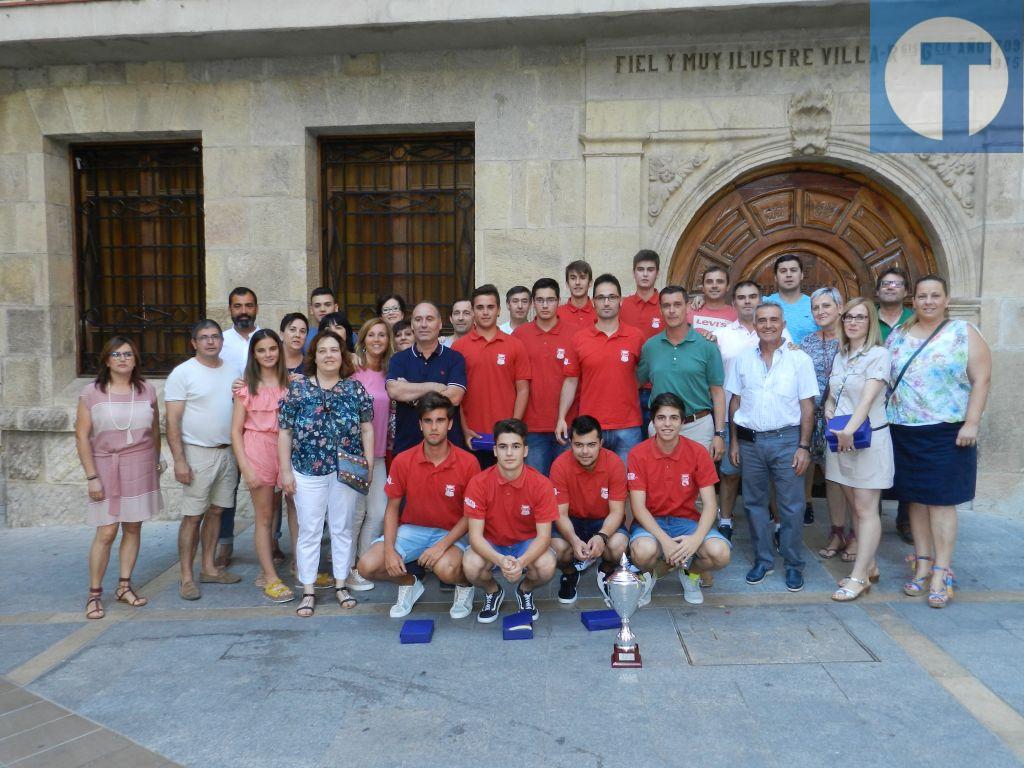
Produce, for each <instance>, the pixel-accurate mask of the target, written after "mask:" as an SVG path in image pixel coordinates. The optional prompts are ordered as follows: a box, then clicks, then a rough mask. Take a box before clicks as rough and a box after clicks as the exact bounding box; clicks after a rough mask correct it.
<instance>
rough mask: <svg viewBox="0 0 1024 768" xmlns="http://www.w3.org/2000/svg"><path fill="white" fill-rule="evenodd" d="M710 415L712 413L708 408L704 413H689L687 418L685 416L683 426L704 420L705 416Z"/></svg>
mask: <svg viewBox="0 0 1024 768" xmlns="http://www.w3.org/2000/svg"><path fill="white" fill-rule="evenodd" d="M710 415H711V411H709V410H708V409H707V408H705V409H704V410H702V411H694V412H693V413H688V414H687V415H686V416H683V424H693V422H695V421H696V420H697V419H703V418H704V417H705V416H710Z"/></svg>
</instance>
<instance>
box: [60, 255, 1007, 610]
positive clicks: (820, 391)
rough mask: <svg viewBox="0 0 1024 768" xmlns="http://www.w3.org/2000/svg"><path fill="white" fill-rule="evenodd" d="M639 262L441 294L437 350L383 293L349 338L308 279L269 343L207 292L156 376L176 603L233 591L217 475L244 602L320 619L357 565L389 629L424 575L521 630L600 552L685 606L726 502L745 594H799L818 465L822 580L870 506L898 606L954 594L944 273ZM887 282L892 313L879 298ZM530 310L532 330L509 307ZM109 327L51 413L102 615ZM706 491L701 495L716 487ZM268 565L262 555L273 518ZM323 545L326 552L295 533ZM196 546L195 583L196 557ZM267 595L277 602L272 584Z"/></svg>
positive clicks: (978, 386) (120, 446) (979, 362)
mask: <svg viewBox="0 0 1024 768" xmlns="http://www.w3.org/2000/svg"><path fill="white" fill-rule="evenodd" d="M659 269H660V260H659V257H658V254H656V253H655V252H653V251H650V250H641V251H639V252H638V253H637V254H636V255H635V257H634V258H633V277H634V280H635V284H636V289H635V291H634V293H632V294H631V295H628V296H623V295H622V288H621V285H620V283H619V280H618V279H617V278H616V277H615V276H614V275H611V274H603V275H599V276H598V277H597V278H596V279H595V278H594V276H593V273H592V271H591V268H590V265H589V264H587V263H586V262H584V261H575V262H572V263H571V264H569V265H568V267H567V268H566V270H565V284H566V286H567V288H568V292H569V296H568V298H567V300H566V301H565V302H562V300H561V286H560V284H559V282H558V281H556V280H554V279H552V278H549V277H544V278H541V279H539V280H537V281H536V282H535V283H534V284H533V286H532V287H530V288H527V287H526V286H515V287H513V288H511V289H509V290H508V291H507V292H506V295H505V307H506V309H507V310H508V313H509V319H508V320H507V321H506V322H505V323H503V324H500V325H499V318H500V315H501V308H502V301H501V296H500V294H499V293H498V290H497V289H496V288H495V287H494V286H493V285H483V286H480V287H478V288H477V289H476V290H474V291H473V292H472V295H471V296H469V297H468V298H466V299H462V300H459V301H456V302H455V303H454V304H453V305H452V309H451V315H450V318H449V321H450V324H451V327H452V328H453V330H454V333H453V334H452V336H450V337H448V338H444V339H442V338H441V336H440V334H441V328H442V322H443V321H442V316H441V312H440V310H439V308H438V307H437V305H436V304H434V303H433V302H431V301H420V302H419V303H417V304H415V305H414V306H412V307H411V309H410V305H408V304H407V303H406V301H405V299H404V298H403V297H401V296H397V295H388V296H384V297H381V299H380V300H379V301H378V303H377V306H376V314H375V316H374V317H372V318H371V319H369V320H367V321H366V322H364V323H363V324H362V325H361V326H360V327H359V328H358V330H355V329H353V327H352V326H351V325H350V324H349V322H348V320H347V318H346V317H345V315H344V313H343V312H341V311H339V308H338V304H337V300H336V297H335V295H334V293H333V292H332V291H331V290H330V289H326V288H317V289H316V290H314V291H313V293H312V295H311V297H310V307H309V310H310V316H309V317H308V318H307V316H305V315H303V314H301V313H290V314H288V315H286V316H285V317H284V318H282V320H281V323H280V334H279V333H277V332H275V331H273V330H270V329H262V328H260V327H259V325H258V323H257V313H258V303H257V298H256V295H255V293H254V292H253V291H252V290H250V289H248V288H236V289H234V290H233V291H232V292H231V294H230V296H229V297H228V304H229V311H230V316H231V320H232V327H231V328H228V329H227V330H222V328H221V326H220V325H218V324H217V323H216V322H215V321H213V320H209V319H205V320H202V321H200V322H199V323H197V324H196V325H195V327H194V328H193V330H192V339H191V342H192V347H193V348H194V350H195V356H194V357H192V358H190V359H189V360H188V361H186V362H185V363H182V364H181V365H179V366H178V367H177V368H175V369H174V370H173V371H172V372H171V374H170V376H169V377H168V379H167V382H166V386H165V391H164V399H165V401H166V409H167V430H166V431H167V434H166V438H167V443H168V447H169V449H170V453H171V456H172V458H173V465H174V466H173V471H174V476H175V479H176V480H177V481H178V482H179V483H180V484H181V485H182V489H183V494H182V504H181V514H182V521H181V525H180V530H179V538H178V548H179V555H180V563H181V580H180V595H181V597H182V598H183V599H186V600H196V599H199V598H200V597H201V592H200V587H199V584H202V583H209V582H214V583H227V584H231V583H237V582H238V581H240V577H239V576H238V575H237V574H234V573H232V572H231V571H230V570H228V567H227V566H228V565H229V564H230V559H231V556H232V554H233V553H232V538H233V528H234V519H233V518H234V507H235V496H236V492H237V486H238V483H239V480H241V481H243V482H244V483H245V484H246V486H247V487H248V488H249V490H250V493H251V496H252V500H253V507H254V510H255V526H254V531H255V533H254V536H255V548H256V554H257V557H258V559H259V564H260V575H259V577H258V579H257V584H258V586H259V587H260V588H262V590H263V592H264V594H265V595H266V597H267V598H268V599H269V600H273V601H275V602H286V601H290V600H294V599H296V598H298V599H299V602H298V608H297V614H298V615H299V616H302V617H309V616H312V615H313V614H314V612H315V610H316V601H317V597H316V590H318V589H332V588H333V589H334V591H335V597H336V599H337V601H338V603H339V605H341V607H343V608H351V607H353V606H355V605H356V598H355V597H353V595H352V593H353V592H359V591H363V590H368V589H373V588H374V583H375V582H377V581H388V582H393V583H396V584H397V585H398V598H397V601H396V603H395V605H394V606H393V607H392V608H391V616H393V617H401V616H406V615H408V614H409V613H410V612H411V611H412V609H413V606H414V604H415V603H416V601H417V600H418V599H419V598H420V597H421V596H422V594H423V593H424V586H423V580H424V578H426V574H427V573H433V574H434V575H435V576H436V577H437V578H438V579H439V580H440V582H441V584H442V589H445V590H448V591H451V592H453V600H452V606H451V609H450V615H451V616H452V617H453V618H456V619H458V618H464V617H466V616H469V615H470V614H471V613H472V612H473V607H474V599H475V594H476V589H477V588H479V589H480V590H481V591H482V604H481V606H480V607H479V610H478V612H477V619H478V621H480V622H485V623H486V622H491V621H494V620H495V619H496V618H497V617H498V616H499V614H500V609H501V605H502V602H503V600H504V598H505V586H503V585H502V582H501V581H499V580H498V579H497V578H496V576H497V575H498V574H499V573H500V575H501V576H502V577H503V580H504V582H506V586H508V587H510V588H511V590H512V592H513V596H514V598H515V600H516V603H517V605H518V607H519V609H520V610H526V611H530V612H531V613H532V614H533V615H534V617H535V618H536V617H537V615H538V609H537V605H536V601H535V600H534V591H535V590H536V588H537V587H538V586H540V585H543V584H545V583H547V582H548V581H550V580H551V579H553V578H554V577H555V576H556V575H558V576H559V589H558V599H559V601H560V602H562V603H566V604H571V603H573V602H575V600H576V597H577V588H578V584H579V580H580V578H581V574H582V573H583V572H584V571H586V570H587V569H588V568H589V567H591V566H592V565H595V566H596V567H595V572H596V577H597V583H598V586H599V588H601V589H602V591H603V588H604V579H605V577H606V576H607V574H609V573H610V572H611V571H612V570H613V569H614V568H615V566H616V564H617V563H618V562H619V560H620V559H621V557H622V556H623V555H626V556H627V557H628V560H629V562H630V563H631V564H632V567H634V568H635V569H636V570H637V571H638V572H641V573H642V574H643V578H644V579H645V591H644V594H643V597H642V599H641V604H642V605H643V604H646V603H648V602H649V601H650V599H651V595H652V592H653V590H654V587H655V584H656V582H657V579H658V578H659V576H664V575H665V574H667V573H668V572H670V571H672V570H676V571H677V573H678V577H679V580H680V582H681V584H682V588H683V598H684V600H685V601H686V602H688V603H690V604H700V603H701V602H703V594H702V587H704V588H706V587H708V586H710V585H711V584H712V583H713V576H712V574H713V572H714V571H716V570H719V569H721V568H724V567H726V566H727V565H728V564H729V562H730V558H731V549H732V536H733V525H734V523H733V520H734V506H735V503H736V500H737V497H738V495H739V493H740V492H742V497H743V507H744V511H745V513H746V517H747V521H748V526H749V532H750V539H751V544H752V549H753V565H752V567H751V568H750V569H749V571H748V573H747V575H746V581H747V583H748V584H759V583H761V582H762V581H764V580H765V579H766V578H767V577H768V576H770V575H771V574H772V573H773V570H774V567H775V563H776V559H777V556H780V557H781V559H782V563H783V568H784V581H785V586H786V588H787V589H788V590H790V591H799V590H801V589H802V588H803V585H804V578H803V570H804V566H805V547H804V533H803V529H804V526H805V525H809V524H812V523H813V521H814V516H813V507H812V506H811V504H810V493H811V490H812V483H813V477H814V475H815V472H816V467H820V468H821V470H822V471H823V474H824V479H825V481H826V489H827V490H826V495H827V499H828V509H829V517H830V526H831V528H830V535H829V540H828V542H827V543H826V545H825V547H824V548H823V549H822V550H820V552H819V554H820V556H822V557H834V556H836V555H839V554H841V555H842V556H843V559H844V560H847V561H848V562H850V563H852V570H851V572H850V574H849V576H847V577H846V578H845V579H843V580H842V581H841V582H840V583H839V584H838V588H837V589H836V591H835V592H834V593H833V595H832V599H834V600H837V601H850V600H854V599H856V598H858V597H859V596H860V595H862V594H864V593H866V592H867V591H868V590H869V589H870V588H871V585H872V583H874V582H877V581H878V579H879V571H878V567H877V565H876V562H875V553H876V550H877V548H878V544H879V540H880V537H881V524H880V518H879V514H880V501H881V498H882V496H883V494H884V495H885V497H886V498H894V499H896V500H898V501H899V502H900V508H901V514H905V516H906V520H907V521H908V522H909V528H910V536H911V537H912V541H913V544H914V549H915V552H914V555H912V556H911V557H910V558H908V559H909V560H911V562H912V567H913V573H912V574H911V576H910V578H909V579H908V580H907V581H906V583H905V584H904V586H903V590H904V592H905V593H906V594H907V595H911V596H913V595H919V594H926V595H927V601H928V604H929V605H931V606H933V607H936V608H941V607H945V606H946V605H947V604H948V602H949V601H950V600H951V599H952V595H953V586H954V577H953V571H952V567H951V566H952V556H953V548H954V543H955V539H956V522H957V518H956V505H957V504H960V503H962V502H966V501H969V500H970V499H972V498H973V496H974V486H975V477H976V468H977V455H976V445H977V434H978V425H979V422H980V419H981V415H982V412H983V410H984V407H985V401H986V398H987V394H988V388H989V379H990V372H991V359H990V354H989V350H988V347H987V345H986V343H985V341H984V339H983V338H982V337H981V335H980V334H979V333H978V331H977V330H976V329H975V328H974V327H973V326H972V325H971V324H969V323H967V322H965V321H961V320H951V319H949V318H948V316H947V307H948V304H949V296H948V291H947V287H946V283H945V281H944V280H943V279H942V278H941V277H938V276H935V275H927V276H924V277H921V278H919V279H918V280H917V281H916V282H915V284H914V285H913V286H911V285H909V284H908V277H907V275H906V274H905V273H904V272H902V271H901V270H900V269H898V268H896V267H893V268H888V269H885V270H883V271H882V273H881V274H880V275H879V276H878V283H877V293H876V296H875V297H873V298H872V299H869V298H866V297H855V298H851V299H849V300H844V298H843V297H842V296H841V295H840V294H839V292H838V291H837V290H836V289H835V288H821V289H819V290H817V291H815V292H814V293H813V294H811V295H810V296H807V295H805V294H803V293H802V292H801V283H802V281H803V278H804V271H803V264H802V263H801V260H800V258H799V256H798V255H795V254H784V255H782V256H779V257H778V258H777V259H776V260H775V263H774V274H775V284H776V293H774V294H772V295H769V296H762V295H761V290H760V288H759V286H758V285H757V284H756V283H754V282H752V281H742V282H740V283H738V284H736V285H734V286H730V284H729V273H728V272H727V271H726V270H725V269H723V268H721V267H718V266H712V267H709V268H708V269H707V270H706V271H705V273H704V275H703V278H702V291H701V294H700V295H699V296H695V297H692V298H691V297H690V296H689V295H688V293H687V291H686V290H685V289H684V288H683V287H681V286H678V285H666V286H665V287H663V288H662V289H661V290H660V291H659V290H658V289H657V288H656V287H655V285H656V282H657V279H658V274H659ZM908 291H912V293H911V294H910V295H911V296H912V305H913V308H912V309H910V308H906V307H904V300H905V298H906V296H907V295H908ZM531 317H532V319H531ZM139 362H140V361H139V350H138V349H137V348H136V346H135V344H134V343H133V342H132V341H131V340H130V339H128V338H127V337H124V336H115V337H113V338H111V339H110V340H109V341H108V342H107V344H106V346H105V347H104V349H103V352H102V353H101V358H100V366H99V370H100V372H99V374H98V376H97V378H96V380H95V382H93V383H91V384H89V385H87V386H86V387H85V388H84V389H83V391H82V395H81V399H80V403H79V408H78V421H77V436H78V449H79V454H80V456H81V460H82V466H83V469H84V470H85V474H86V478H87V480H88V483H89V496H90V507H89V518H90V522H91V523H93V524H94V525H95V526H96V537H95V539H94V542H93V545H92V549H91V551H90V580H91V582H90V590H89V598H88V603H87V606H86V616H87V617H88V618H91V619H98V618H102V617H103V615H104V608H103V603H102V581H103V576H104V573H105V570H106V566H107V562H108V559H109V554H110V549H111V546H112V544H113V542H114V540H115V539H116V536H117V530H118V527H119V526H120V527H121V529H122V539H121V545H120V547H121V550H120V551H121V557H120V571H121V572H120V580H119V585H118V588H117V591H116V593H115V597H116V599H117V600H120V601H124V602H126V603H128V604H130V605H133V606H142V605H144V604H145V603H146V599H145V598H144V597H142V596H140V595H138V594H137V593H136V591H135V590H134V589H133V587H132V583H131V574H132V568H133V566H134V563H135V559H136V556H137V554H138V551H139V541H140V528H141V523H142V522H143V521H145V520H147V519H149V518H150V516H151V515H152V514H153V513H154V512H155V511H156V510H157V509H158V508H159V505H160V503H161V497H160V493H159V473H160V472H161V471H162V469H163V465H162V463H161V462H160V461H159V457H160V432H159V424H160V419H159V409H158V404H157V399H156V396H155V392H154V390H153V387H152V386H151V385H150V384H149V383H148V382H146V381H145V380H144V379H143V377H142V376H141V375H140V369H139ZM716 487H717V488H718V492H717V493H716ZM282 517H283V518H285V519H287V521H288V524H289V530H290V534H291V541H292V543H291V551H292V555H293V562H292V574H293V575H294V579H289V584H286V583H285V581H284V580H283V579H282V578H281V574H280V573H279V572H278V570H277V568H278V566H279V565H281V564H282V563H283V562H284V560H285V556H284V553H283V551H282V550H281V548H280V546H279V541H280V537H281V519H282ZM325 526H326V535H327V537H328V539H329V544H330V545H329V548H328V550H329V554H327V555H324V554H323V552H322V542H323V540H324V536H325ZM200 550H201V557H200V563H199V569H198V579H197V576H196V573H195V566H194V561H195V558H196V555H197V552H199V551H200ZM293 587H294V588H297V589H300V590H301V594H296V592H295V591H294V589H293Z"/></svg>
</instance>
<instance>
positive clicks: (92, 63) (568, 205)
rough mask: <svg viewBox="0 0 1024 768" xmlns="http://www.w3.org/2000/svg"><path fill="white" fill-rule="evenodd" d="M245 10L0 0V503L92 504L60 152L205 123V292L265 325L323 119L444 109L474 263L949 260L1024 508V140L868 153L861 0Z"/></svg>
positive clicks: (290, 265)
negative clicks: (987, 356) (455, 146)
mask: <svg viewBox="0 0 1024 768" xmlns="http://www.w3.org/2000/svg"><path fill="white" fill-rule="evenodd" d="M245 5H246V6H247V7H248V11H249V13H247V14H245V15H246V18H245V19H244V20H240V19H238V18H236V17H235V16H233V15H218V13H216V10H217V9H224V8H226V7H227V5H226V4H224V3H221V4H217V3H199V2H198V0H184V1H183V2H180V3H167V2H164V1H163V0H143V1H142V2H129V0H108V1H106V2H83V3H71V4H60V5H47V4H44V3H16V4H13V5H5V4H3V3H0V363H2V367H0V371H2V380H0V445H2V451H3V465H2V466H3V470H2V474H0V498H2V500H3V502H4V503H5V505H6V522H7V524H8V525H11V526H21V525H35V524H47V523H65V522H74V521H78V520H79V519H80V518H81V514H82V505H83V500H84V498H85V495H84V483H83V480H82V472H81V469H80V467H79V465H78V462H77V458H76V455H75V446H74V436H73V413H74V407H75V401H76V396H77V392H78V390H79V389H80V388H81V386H82V384H83V383H84V382H85V381H87V378H85V377H83V376H82V374H81V367H80V365H79V359H80V355H79V351H80V350H79V348H78V345H79V344H80V343H81V325H82V322H83V320H82V311H83V308H82V307H81V306H80V297H79V292H78V291H77V288H76V286H77V281H78V280H80V279H81V275H80V274H79V272H80V270H78V269H76V263H77V262H76V249H80V247H81V244H80V243H78V242H76V226H75V217H76V211H75V199H74V191H73V187H74V174H75V167H74V163H73V162H72V148H74V147H78V146H83V145H90V144H104V143H110V142H141V143H145V142H153V141H167V140H189V141H194V142H197V143H199V144H201V152H202V180H203V190H202V194H203V197H202V200H203V213H204V217H203V224H202V226H203V231H202V234H203V238H202V240H203V255H204V261H203V265H204V273H203V278H204V284H205V305H206V311H207V314H209V315H210V316H213V317H215V318H217V319H220V320H226V317H227V311H226V296H227V293H228V291H229V290H230V288H231V287H232V286H234V285H236V284H245V285H249V286H251V287H252V288H253V289H255V290H256V292H257V293H258V295H259V297H260V319H261V320H262V321H263V323H264V324H265V325H271V326H274V325H276V322H277V320H278V319H279V318H280V317H281V315H282V314H284V313H285V312H289V311H293V310H298V309H301V310H304V309H305V308H306V304H307V297H308V291H309V289H310V288H311V287H313V286H315V285H318V284H320V283H321V282H323V281H324V237H323V231H324V230H323V227H324V221H323V215H324V214H323V211H324V207H323V200H322V175H321V151H322V140H323V139H324V137H342V138H343V137H346V136H368V135H369V136H378V135H379V136H416V135H419V134H437V133H444V134H450V133H457V134H459V135H466V136H471V137H472V140H473V143H474V159H473V163H474V173H473V195H474V202H475V205H474V208H473V212H472V215H473V221H472V225H473V239H472V245H473V256H474V261H473V274H472V275H470V276H469V279H470V281H471V282H475V283H483V282H493V283H495V284H497V285H498V286H499V288H505V287H508V286H510V285H512V284H514V283H520V282H527V283H529V282H530V281H532V280H533V279H535V278H536V277H539V276H544V275H551V276H555V277H557V278H560V277H561V272H562V269H563V267H564V265H565V264H567V263H568V262H569V261H572V260H574V259H578V258H585V259H586V260H587V261H589V262H590V263H591V264H592V265H593V268H594V270H595V273H597V272H603V271H611V272H613V273H616V274H618V275H619V276H620V277H621V278H622V280H623V283H624V287H626V284H629V283H630V258H631V257H632V254H633V253H634V252H635V251H636V250H637V249H639V248H653V249H655V250H657V251H658V252H659V253H660V254H661V255H662V259H663V269H662V281H664V280H666V279H669V278H673V279H680V280H686V281H687V282H692V281H693V279H694V275H697V274H699V270H700V268H701V266H702V265H703V264H705V263H706V262H708V261H716V260H718V261H721V262H722V263H726V264H727V265H728V266H729V267H730V269H731V270H732V271H733V273H734V274H735V275H740V274H743V275H748V274H753V275H757V274H759V273H760V272H759V271H760V270H763V268H764V264H765V263H766V259H769V258H770V257H771V255H772V254H775V253H777V252H778V250H779V249H783V248H794V247H795V248H797V249H798V250H800V251H801V252H806V253H807V254H809V255H810V256H811V257H812V258H815V259H817V262H816V263H817V264H818V265H819V270H818V273H817V274H818V275H819V276H820V277H821V279H823V280H830V281H832V282H836V283H839V284H842V286H843V287H844V288H845V289H846V290H847V292H848V293H854V292H865V291H867V292H870V291H871V290H873V286H872V285H870V283H871V281H872V280H873V278H874V275H875V274H876V273H877V269H878V267H879V266H881V265H883V264H886V263H900V264H901V265H902V264H905V263H907V262H912V263H911V264H910V266H912V267H913V268H914V270H915V271H917V272H918V273H920V272H921V271H923V270H925V269H926V268H934V269H936V270H938V271H939V272H940V273H942V274H943V275H945V276H946V277H947V278H948V279H949V282H950V287H951V293H952V295H953V297H954V302H953V308H952V311H953V313H954V314H955V315H957V316H959V317H965V318H969V319H971V320H972V321H974V322H976V323H978V324H979V327H980V328H981V330H982V332H983V333H984V335H985V336H986V338H987V339H988V341H989V343H990V344H991V345H992V347H993V350H994V352H995V371H994V386H993V391H992V396H991V399H990V404H989V408H988V411H987V414H986V418H985V423H984V429H983V433H982V439H981V446H982V448H981V457H982V458H981V475H980V483H979V491H978V498H977V500H976V502H975V505H976V507H977V508H980V509H983V510H986V511H990V512H992V513H998V514H1014V515H1016V514H1020V513H1021V510H1022V509H1024V477H1022V469H1024V441H1022V440H1021V434H1022V431H1021V418H1022V417H1021V415H1020V408H1019V407H1016V406H1015V405H1014V403H1013V401H1012V399H1011V397H1010V395H1011V392H1012V389H1013V388H1012V387H1009V386H1007V382H1010V381H1012V380H1014V379H1015V377H1016V375H1017V374H1018V373H1020V372H1022V371H1024V340H1022V339H1024V336H1022V339H1018V338H1017V336H1018V335H1021V318H1022V317H1024V290H1022V288H1021V283H1018V282H1017V279H1020V278H1024V261H1022V260H1021V259H1020V258H1019V249H1020V242H1021V241H1022V237H1024V206H1022V201H1021V190H1022V179H1024V177H1022V171H1024V163H1022V161H1021V157H1020V156H1019V155H988V156H986V155H971V156H946V155H880V154H872V153H871V152H870V151H869V149H868V145H869V142H868V100H869V96H868V80H869V66H870V61H871V59H872V51H871V48H870V44H869V41H868V31H867V7H866V5H864V4H859V3H851V2H836V3H833V4H827V3H826V4H821V3H812V2H801V1H800V0H795V1H790V2H784V3H783V2H778V3H777V2H762V3H753V4H746V5H742V6H741V5H739V4H734V3H731V2H728V1H725V2H718V3H714V2H712V3H694V2H677V3H659V2H639V3H637V2H631V3H622V2H616V1H615V0H597V1H596V2H592V3H586V4H582V3H573V2H567V1H566V2H562V1H561V0H552V2H549V3H545V4H544V8H539V7H537V8H534V7H533V5H534V4H523V5H524V6H529V8H524V9H519V10H516V9H512V10H509V9H507V8H504V7H499V6H501V5H502V4H497V3H493V4H492V3H485V2H481V3H461V2H456V3H444V4H440V3H437V4H435V3H429V2H424V3H422V4H408V5H409V6H410V7H408V8H406V7H404V6H403V4H385V5H387V6H388V9H387V10H380V9H377V10H376V11H374V12H373V13H371V12H370V11H368V10H367V7H369V6H373V5H374V4H372V3H371V4H345V5H346V6H348V5H351V6H352V7H347V8H344V9H336V8H332V9H327V8H326V7H325V6H333V5H334V4H319V3H313V2H310V3H306V2H296V3H292V4H276V3H271V2H269V1H268V2H262V0H256V1H254V2H251V3H246V4H245ZM282 5H284V6H288V8H287V11H286V10H284V9H282V8H281V7H280V6H282ZM504 5H515V4H504ZM584 5H585V6H586V8H585V9H584V8H583V6H584ZM200 6H202V7H200ZM235 7H236V8H237V7H238V6H237V5H236V6H235ZM175 9H177V10H175ZM360 14H362V15H360ZM296 19H299V20H300V21H298V22H296ZM243 21H244V22H245V23H244V24H243V23H242V22H243ZM240 25H241V26H240ZM246 25H248V26H246ZM186 33H187V34H186ZM730 222H731V223H730ZM865 286H867V287H865ZM158 384H159V381H158ZM165 482H167V483H168V485H167V489H166V490H167V497H168V500H169V502H170V503H169V505H168V507H169V509H168V514H173V510H174V507H175V490H174V488H173V481H172V479H171V478H165Z"/></svg>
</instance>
